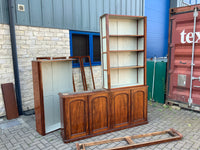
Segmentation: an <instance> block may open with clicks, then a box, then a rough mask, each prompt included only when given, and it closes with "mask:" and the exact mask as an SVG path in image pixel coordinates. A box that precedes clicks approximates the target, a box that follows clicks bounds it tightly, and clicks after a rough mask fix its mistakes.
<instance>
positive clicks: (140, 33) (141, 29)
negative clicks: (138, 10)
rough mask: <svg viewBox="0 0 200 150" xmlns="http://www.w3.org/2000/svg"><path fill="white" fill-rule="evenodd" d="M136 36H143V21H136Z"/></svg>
mask: <svg viewBox="0 0 200 150" xmlns="http://www.w3.org/2000/svg"><path fill="white" fill-rule="evenodd" d="M138 35H144V19H139V20H138Z"/></svg>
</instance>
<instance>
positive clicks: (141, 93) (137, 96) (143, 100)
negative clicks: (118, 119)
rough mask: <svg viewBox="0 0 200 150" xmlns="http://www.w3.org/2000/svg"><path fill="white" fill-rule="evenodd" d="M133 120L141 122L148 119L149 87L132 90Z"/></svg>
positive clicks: (136, 122)
mask: <svg viewBox="0 0 200 150" xmlns="http://www.w3.org/2000/svg"><path fill="white" fill-rule="evenodd" d="M130 113H131V122H132V123H134V124H139V123H142V122H144V121H147V87H146V86H145V87H139V88H135V89H132V90H131V111H130Z"/></svg>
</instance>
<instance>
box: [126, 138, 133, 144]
mask: <svg viewBox="0 0 200 150" xmlns="http://www.w3.org/2000/svg"><path fill="white" fill-rule="evenodd" d="M125 140H126V141H127V142H128V144H134V142H133V141H132V139H131V138H130V137H125Z"/></svg>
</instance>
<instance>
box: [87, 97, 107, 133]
mask: <svg viewBox="0 0 200 150" xmlns="http://www.w3.org/2000/svg"><path fill="white" fill-rule="evenodd" d="M109 104H110V101H109V98H108V94H107V93H99V94H95V95H92V96H90V97H89V114H90V132H91V133H97V132H103V131H105V130H108V129H109V128H110V106H109Z"/></svg>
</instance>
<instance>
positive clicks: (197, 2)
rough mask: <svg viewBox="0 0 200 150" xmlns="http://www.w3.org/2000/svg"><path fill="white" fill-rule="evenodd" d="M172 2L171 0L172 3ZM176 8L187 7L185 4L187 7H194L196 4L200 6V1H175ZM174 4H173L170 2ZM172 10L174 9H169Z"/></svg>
mask: <svg viewBox="0 0 200 150" xmlns="http://www.w3.org/2000/svg"><path fill="white" fill-rule="evenodd" d="M172 1H173V0H171V2H172ZM176 2H177V3H176V6H175V7H184V6H187V4H189V5H196V4H200V0H176ZM172 3H174V2H172ZM171 8H174V7H171Z"/></svg>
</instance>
